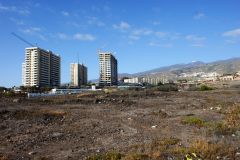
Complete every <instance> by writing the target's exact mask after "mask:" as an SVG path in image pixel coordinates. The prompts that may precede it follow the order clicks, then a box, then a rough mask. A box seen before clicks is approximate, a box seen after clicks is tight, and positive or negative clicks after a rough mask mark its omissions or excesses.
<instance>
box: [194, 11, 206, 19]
mask: <svg viewBox="0 0 240 160" xmlns="http://www.w3.org/2000/svg"><path fill="white" fill-rule="evenodd" d="M205 16H206V15H205V14H204V13H203V12H198V13H197V14H195V15H194V16H193V18H194V19H196V20H198V19H202V18H204V17H205Z"/></svg>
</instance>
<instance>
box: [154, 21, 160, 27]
mask: <svg viewBox="0 0 240 160" xmlns="http://www.w3.org/2000/svg"><path fill="white" fill-rule="evenodd" d="M152 24H153V25H155V26H157V25H160V24H161V22H160V21H153V22H152Z"/></svg>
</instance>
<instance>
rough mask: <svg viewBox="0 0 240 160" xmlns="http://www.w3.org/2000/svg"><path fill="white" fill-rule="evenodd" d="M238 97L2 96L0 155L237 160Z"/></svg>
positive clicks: (231, 93)
mask: <svg viewBox="0 0 240 160" xmlns="http://www.w3.org/2000/svg"><path fill="white" fill-rule="evenodd" d="M239 96H240V90H225V91H223V90H213V91H202V92H201V91H186V92H159V91H150V90H143V91H117V92H112V93H103V92H96V93H83V94H79V95H68V96H62V97H54V98H53V97H51V98H37V99H25V98H17V97H15V98H6V97H1V98H0V135H1V136H0V160H5V159H42V160H45V159H59V160H61V159H169V160H170V159H184V157H186V156H192V157H194V155H195V154H196V156H197V157H199V158H202V159H240V125H239V124H240V98H239ZM189 153H195V154H192V155H187V154H189Z"/></svg>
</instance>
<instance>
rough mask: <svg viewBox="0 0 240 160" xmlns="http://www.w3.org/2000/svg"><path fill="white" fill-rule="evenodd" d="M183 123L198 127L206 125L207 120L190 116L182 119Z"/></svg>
mask: <svg viewBox="0 0 240 160" xmlns="http://www.w3.org/2000/svg"><path fill="white" fill-rule="evenodd" d="M182 123H183V124H189V125H193V126H197V127H203V126H205V124H206V122H205V121H204V120H202V119H200V118H197V117H193V116H189V117H185V118H183V119H182Z"/></svg>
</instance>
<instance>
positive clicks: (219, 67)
mask: <svg viewBox="0 0 240 160" xmlns="http://www.w3.org/2000/svg"><path fill="white" fill-rule="evenodd" d="M238 71H240V58H231V59H227V60H220V61H215V62H210V63H205V62H201V61H194V62H191V63H187V64H175V65H171V66H166V67H160V68H155V69H151V70H148V71H144V72H139V73H134V74H128V73H122V74H119V78H121V77H146V76H148V77H158V76H164V77H166V78H174V77H177V76H179V75H180V74H182V73H187V74H191V73H197V72H205V73H210V72H217V73H219V74H228V73H235V72H238Z"/></svg>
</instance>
